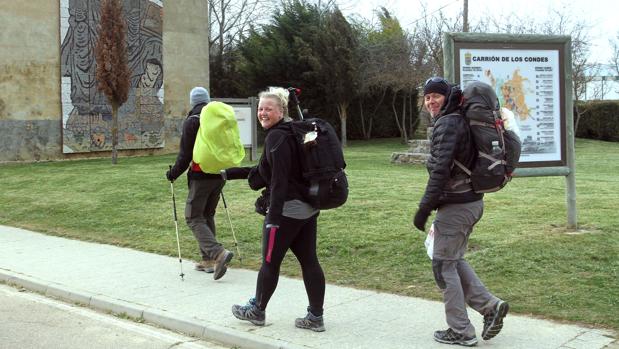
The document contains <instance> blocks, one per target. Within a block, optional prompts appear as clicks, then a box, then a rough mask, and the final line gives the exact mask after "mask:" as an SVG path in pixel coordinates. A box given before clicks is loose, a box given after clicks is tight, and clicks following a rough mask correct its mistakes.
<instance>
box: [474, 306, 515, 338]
mask: <svg viewBox="0 0 619 349" xmlns="http://www.w3.org/2000/svg"><path fill="white" fill-rule="evenodd" d="M508 311H509V304H507V302H504V301H501V300H499V301H498V302H497V304H496V306H495V307H494V310H493V311H492V312H490V313H488V314H486V315H484V329H483V331H481V338H483V339H484V340H489V339H492V338H494V336H496V335H497V334H499V332H501V329H502V328H503V318H504V317H505V315H507V312H508Z"/></svg>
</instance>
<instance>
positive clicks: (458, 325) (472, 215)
mask: <svg viewBox="0 0 619 349" xmlns="http://www.w3.org/2000/svg"><path fill="white" fill-rule="evenodd" d="M483 211H484V202H483V200H479V201H475V202H469V203H463V204H447V205H443V206H441V207H440V208H439V209H438V211H437V213H436V218H435V220H434V252H433V254H432V271H433V272H434V279H435V280H436V284H437V285H438V287H439V288H440V289H441V290H442V292H443V302H444V303H445V316H446V318H447V325H449V327H450V328H451V329H452V330H454V331H455V332H457V333H461V334H464V335H466V336H474V335H475V327H474V326H473V325H472V324H471V321H470V320H469V317H468V315H467V312H466V305H467V304H468V305H469V306H470V307H471V308H473V309H475V310H476V311H478V312H479V313H480V314H482V315H483V314H486V313H488V312H491V311H492V310H493V309H494V306H495V305H496V303H497V302H498V300H499V299H498V298H497V297H495V296H494V295H492V294H491V293H490V292H489V291H488V290H487V289H486V287H485V286H484V284H483V283H482V282H481V280H479V278H478V277H477V274H475V271H474V270H473V268H471V266H470V265H469V264H468V263H467V262H466V261H465V260H464V259H463V257H464V253H465V252H466V248H467V244H468V241H469V236H470V235H471V232H472V231H473V226H474V225H475V223H477V222H478V221H479V220H480V219H481V216H482V215H483Z"/></svg>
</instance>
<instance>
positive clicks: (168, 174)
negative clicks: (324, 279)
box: [165, 170, 176, 182]
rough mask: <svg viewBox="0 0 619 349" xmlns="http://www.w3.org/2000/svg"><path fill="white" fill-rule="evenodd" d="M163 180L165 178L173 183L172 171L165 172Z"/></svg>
mask: <svg viewBox="0 0 619 349" xmlns="http://www.w3.org/2000/svg"><path fill="white" fill-rule="evenodd" d="M165 178H167V179H168V180H169V181H170V182H174V180H175V179H176V178H174V177H172V170H167V171H166V173H165Z"/></svg>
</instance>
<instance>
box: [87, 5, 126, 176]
mask: <svg viewBox="0 0 619 349" xmlns="http://www.w3.org/2000/svg"><path fill="white" fill-rule="evenodd" d="M95 59H96V62H97V67H96V79H97V88H98V89H99V90H100V91H102V92H103V93H104V94H105V96H106V97H107V99H108V101H109V102H110V104H111V105H112V164H116V159H117V157H118V150H117V147H118V108H120V106H121V105H123V103H125V102H126V101H127V97H128V94H129V83H130V71H129V65H128V64H127V60H128V58H127V25H126V20H125V17H124V16H123V12H122V5H121V3H120V0H103V1H102V2H101V22H100V26H99V35H98V38H97V44H96V47H95Z"/></svg>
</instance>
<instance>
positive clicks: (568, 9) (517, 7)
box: [338, 0, 619, 63]
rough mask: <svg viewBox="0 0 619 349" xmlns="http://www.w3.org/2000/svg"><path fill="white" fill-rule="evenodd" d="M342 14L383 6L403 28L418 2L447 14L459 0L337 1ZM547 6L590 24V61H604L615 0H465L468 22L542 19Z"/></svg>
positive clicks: (369, 12) (617, 26) (617, 24)
mask: <svg viewBox="0 0 619 349" xmlns="http://www.w3.org/2000/svg"><path fill="white" fill-rule="evenodd" d="M338 2H339V3H341V9H342V11H343V12H344V14H345V15H350V14H352V13H357V14H359V15H360V16H362V17H365V18H372V17H374V18H375V15H374V11H373V10H374V9H376V8H378V7H379V6H385V7H386V8H387V9H389V10H390V11H392V12H393V13H394V14H395V16H396V17H397V18H398V20H399V21H400V23H401V24H402V26H403V27H404V28H407V27H408V26H409V25H410V24H411V23H413V22H414V21H416V20H418V19H419V18H420V16H421V15H420V12H421V8H422V6H421V4H426V6H427V10H428V13H433V12H435V11H438V10H439V9H441V8H442V11H443V12H444V13H445V14H446V15H448V16H449V17H452V18H453V17H455V16H457V15H458V14H459V13H460V12H461V11H462V7H463V0H435V1H427V0H421V1H420V0H357V1H355V0H350V1H346V0H343V1H341V2H340V1H338ZM549 9H554V10H558V11H560V12H561V13H564V14H567V15H569V16H570V17H571V18H572V19H574V20H576V19H582V20H583V21H586V22H587V23H588V24H590V25H591V29H590V34H591V35H590V37H591V39H592V47H591V61H592V62H593V61H595V62H599V63H608V60H609V59H610V55H611V53H610V52H611V51H610V47H609V46H610V45H609V39H612V38H616V37H617V33H618V32H619V20H617V15H618V14H619V5H617V0H572V1H565V0H518V1H515V0H469V22H470V23H475V22H477V20H478V19H479V18H481V17H486V16H491V17H495V18H498V17H500V15H501V14H503V15H508V14H510V13H516V14H517V15H518V16H519V17H524V16H531V17H533V18H538V19H539V21H540V22H543V21H544V16H547V14H548V12H549Z"/></svg>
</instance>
